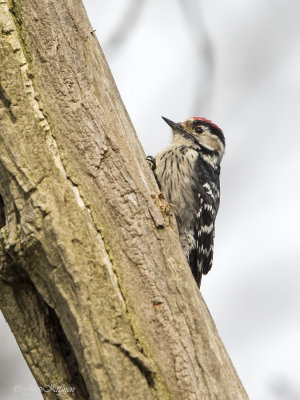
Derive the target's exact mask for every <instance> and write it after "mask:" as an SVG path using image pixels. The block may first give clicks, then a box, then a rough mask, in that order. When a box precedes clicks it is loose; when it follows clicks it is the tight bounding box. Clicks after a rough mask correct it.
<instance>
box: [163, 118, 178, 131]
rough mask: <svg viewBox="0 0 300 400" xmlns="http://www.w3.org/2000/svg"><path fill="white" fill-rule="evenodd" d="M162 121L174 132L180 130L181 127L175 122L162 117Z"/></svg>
mask: <svg viewBox="0 0 300 400" xmlns="http://www.w3.org/2000/svg"><path fill="white" fill-rule="evenodd" d="M162 119H163V120H164V121H165V122H166V123H167V124H168V125H169V126H170V127H171V128H172V130H174V131H178V130H181V125H180V124H177V123H176V122H173V121H171V120H170V119H168V118H165V117H162Z"/></svg>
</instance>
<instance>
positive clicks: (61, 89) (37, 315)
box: [0, 0, 247, 400]
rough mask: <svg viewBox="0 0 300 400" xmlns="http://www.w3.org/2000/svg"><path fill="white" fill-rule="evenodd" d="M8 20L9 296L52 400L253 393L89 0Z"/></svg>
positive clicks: (1, 12) (3, 142)
mask: <svg viewBox="0 0 300 400" xmlns="http://www.w3.org/2000/svg"><path fill="white" fill-rule="evenodd" d="M0 27H1V38H0V73H1V77H0V178H1V181H0V193H1V198H0V208H1V212H0V226H1V232H0V236H1V241H0V256H1V279H0V290H1V296H0V306H1V310H2V312H3V314H4V316H5V318H6V320H7V322H8V323H9V325H10V327H11V329H12V331H13V333H14V335H15V337H16V340H17V342H18V344H19V346H20V349H21V351H22V353H23V355H24V357H25V359H26V361H27V363H28V365H29V367H30V369H31V371H32V373H33V375H34V377H35V379H36V381H37V383H38V385H39V386H41V387H45V392H44V396H45V398H47V399H51V398H53V399H54V398H57V394H55V393H54V391H53V390H54V389H55V387H56V388H57V387H58V386H61V385H63V386H64V387H74V393H68V392H64V391H63V390H61V389H59V388H58V389H59V390H58V391H59V393H58V397H59V398H60V399H71V398H72V399H74V398H76V399H97V400H98V399H100V398H101V399H113V400H115V399H132V400H138V399H143V400H145V399H172V400H173V399H178V400H184V399H195V400H198V399H201V400H202V399H203V400H204V399H207V400H211V399H218V400H223V399H224V400H225V399H228V400H229V399H230V400H233V399H235V400H236V399H247V395H246V393H245V391H244V389H243V387H242V385H241V383H240V381H239V379H238V377H237V374H236V372H235V369H234V367H233V365H232V363H231V361H230V359H229V357H228V355H227V353H226V351H225V349H224V346H223V345H222V343H221V340H220V339H219V336H218V333H217V331H216V327H215V325H214V323H213V321H212V319H211V317H210V315H209V312H208V310H207V308H206V306H205V303H204V302H203V300H202V297H201V295H200V292H199V290H198V288H197V286H196V284H195V282H194V281H193V278H192V275H191V273H190V271H189V267H188V265H187V262H186V260H185V258H184V256H183V253H182V250H181V248H180V244H179V240H178V233H177V230H176V224H175V220H174V217H173V216H172V215H171V214H170V212H169V211H168V210H167V209H164V208H162V207H160V202H159V198H158V194H159V192H158V188H157V186H156V183H155V181H154V179H153V177H152V173H151V171H150V168H149V167H148V165H147V164H146V162H145V155H144V153H143V150H142V148H141V145H140V143H139V141H138V139H137V136H136V134H135V132H134V129H133V127H132V124H131V122H130V119H129V117H128V115H127V113H126V110H125V108H124V105H123V103H122V101H121V99H120V96H119V93H118V90H117V88H116V86H115V83H114V81H113V78H112V76H111V73H110V71H109V68H108V66H107V64H106V61H105V58H104V56H103V54H102V51H101V49H100V47H99V44H98V42H97V39H96V38H95V36H94V35H93V32H92V31H93V29H92V27H91V26H90V24H89V21H88V18H87V16H86V12H85V10H84V7H83V5H82V3H81V1H80V0H66V1H53V0H6V1H5V0H0ZM48 385H52V388H49V386H48Z"/></svg>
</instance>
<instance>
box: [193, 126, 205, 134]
mask: <svg viewBox="0 0 300 400" xmlns="http://www.w3.org/2000/svg"><path fill="white" fill-rule="evenodd" d="M195 132H196V133H202V132H203V129H202V128H201V127H200V126H196V128H195Z"/></svg>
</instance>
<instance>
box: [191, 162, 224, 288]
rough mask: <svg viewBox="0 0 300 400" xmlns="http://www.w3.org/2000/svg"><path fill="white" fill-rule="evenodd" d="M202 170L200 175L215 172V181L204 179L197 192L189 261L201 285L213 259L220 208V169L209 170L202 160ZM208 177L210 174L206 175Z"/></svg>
mask: <svg viewBox="0 0 300 400" xmlns="http://www.w3.org/2000/svg"><path fill="white" fill-rule="evenodd" d="M201 164H202V165H201V166H200V167H201V171H199V173H198V177H199V175H203V174H205V175H211V174H212V173H213V174H214V179H213V181H212V180H210V179H205V180H203V181H204V182H206V183H205V184H204V185H203V186H202V187H201V191H198V192H197V193H196V196H197V204H198V212H197V214H196V217H195V218H196V220H195V231H194V239H195V248H194V249H193V250H192V251H191V252H190V256H189V263H190V266H191V269H192V273H193V275H194V278H195V280H196V282H197V284H198V285H199V286H200V283H201V278H202V274H204V275H206V274H207V273H208V272H209V271H210V269H211V267H212V261H213V250H214V236H215V219H216V215H217V211H218V208H219V198H220V194H219V186H218V182H219V179H218V178H219V170H217V171H213V172H212V171H211V170H210V168H209V169H208V170H207V168H206V165H204V163H203V162H202V161H201ZM206 178H208V176H206Z"/></svg>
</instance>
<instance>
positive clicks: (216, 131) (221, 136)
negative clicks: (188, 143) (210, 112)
mask: <svg viewBox="0 0 300 400" xmlns="http://www.w3.org/2000/svg"><path fill="white" fill-rule="evenodd" d="M196 126H207V127H208V128H209V129H210V131H211V133H212V134H213V135H216V136H217V137H218V138H219V139H220V140H221V142H222V143H223V145H224V146H225V137H224V134H223V131H222V130H221V129H218V128H216V127H215V126H213V125H211V124H210V123H209V122H205V121H199V120H197V119H195V120H194V121H193V128H195V127H196Z"/></svg>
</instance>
